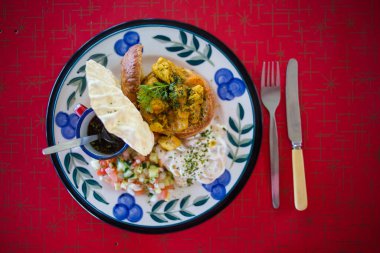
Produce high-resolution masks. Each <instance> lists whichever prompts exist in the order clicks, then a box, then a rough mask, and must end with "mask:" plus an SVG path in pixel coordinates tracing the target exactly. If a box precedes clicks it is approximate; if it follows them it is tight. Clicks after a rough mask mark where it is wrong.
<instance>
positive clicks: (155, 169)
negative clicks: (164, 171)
mask: <svg viewBox="0 0 380 253" xmlns="http://www.w3.org/2000/svg"><path fill="white" fill-rule="evenodd" d="M159 169H160V168H159V167H157V166H155V165H150V166H149V178H156V177H158V172H159Z"/></svg>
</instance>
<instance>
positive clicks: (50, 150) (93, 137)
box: [42, 134, 99, 155]
mask: <svg viewBox="0 0 380 253" xmlns="http://www.w3.org/2000/svg"><path fill="white" fill-rule="evenodd" d="M97 139H99V135H97V134H95V135H90V136H86V137H82V138H78V139H74V140H72V141H68V142H64V143H59V144H57V145H54V146H51V147H48V148H45V149H43V150H42V154H44V155H50V154H52V153H57V152H59V151H62V150H66V149H70V148H74V147H78V146H80V145H85V144H87V143H90V142H92V141H96V140H97Z"/></svg>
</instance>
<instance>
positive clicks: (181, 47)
mask: <svg viewBox="0 0 380 253" xmlns="http://www.w3.org/2000/svg"><path fill="white" fill-rule="evenodd" d="M188 38H189V37H188V35H187V34H186V33H185V32H184V31H182V30H180V31H179V40H178V41H175V40H171V39H170V38H169V37H167V36H165V35H156V36H153V39H155V40H158V41H160V42H162V43H169V42H171V43H172V45H171V46H168V47H165V49H166V50H168V51H169V52H175V53H177V55H178V56H179V57H181V58H186V57H189V56H190V55H192V54H193V53H196V54H197V56H194V57H192V58H190V59H187V60H186V62H187V63H188V64H190V65H192V66H197V65H200V64H202V63H204V62H205V61H207V62H209V63H210V64H211V65H212V66H215V65H214V63H213V62H212V61H211V60H210V58H211V55H212V47H211V45H210V44H206V45H205V46H204V48H203V51H202V52H203V53H201V52H200V51H198V49H199V47H200V43H199V40H198V39H197V37H196V36H195V35H194V34H193V35H192V39H191V43H190V45H187V43H188Z"/></svg>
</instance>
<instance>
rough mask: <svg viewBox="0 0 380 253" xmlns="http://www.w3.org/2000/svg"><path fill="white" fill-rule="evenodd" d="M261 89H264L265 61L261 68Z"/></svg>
mask: <svg viewBox="0 0 380 253" xmlns="http://www.w3.org/2000/svg"><path fill="white" fill-rule="evenodd" d="M261 87H265V61H264V62H263V68H262V70H261Z"/></svg>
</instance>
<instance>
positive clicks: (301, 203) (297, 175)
mask: <svg viewBox="0 0 380 253" xmlns="http://www.w3.org/2000/svg"><path fill="white" fill-rule="evenodd" d="M292 160H293V186H294V204H295V207H296V209H297V210H299V211H303V210H305V209H306V208H307V192H306V180H305V168H304V164H303V153H302V149H301V148H297V149H293V150H292Z"/></svg>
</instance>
